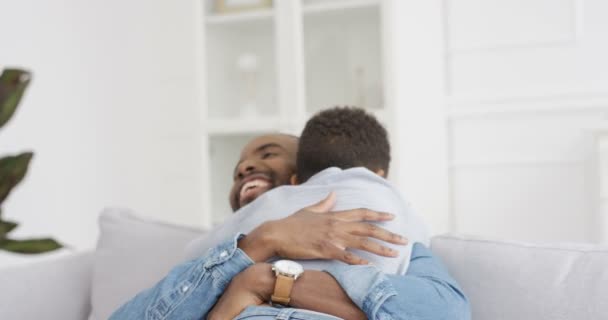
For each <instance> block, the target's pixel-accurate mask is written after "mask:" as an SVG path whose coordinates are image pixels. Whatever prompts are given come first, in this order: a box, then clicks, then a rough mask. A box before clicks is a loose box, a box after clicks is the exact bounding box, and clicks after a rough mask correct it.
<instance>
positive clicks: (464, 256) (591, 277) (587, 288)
mask: <svg viewBox="0 0 608 320" xmlns="http://www.w3.org/2000/svg"><path fill="white" fill-rule="evenodd" d="M431 247H432V250H433V252H434V253H435V254H437V255H438V256H440V257H441V258H442V260H443V261H444V262H445V264H446V266H447V268H448V270H449V271H450V273H451V274H452V276H454V278H455V279H456V281H458V283H459V284H460V285H461V286H462V289H463V290H464V292H465V294H466V295H467V296H468V298H469V300H470V303H471V310H472V318H473V319H475V320H497V319H517V320H539V319H547V320H549V319H551V320H558V319H563V320H566V319H568V320H570V319H572V320H575V319H581V320H582V319H585V320H596V319H597V320H600V319H601V320H604V319H608V248H607V247H605V246H604V247H602V246H597V245H586V244H564V245H556V244H553V245H540V244H532V243H521V242H511V241H492V240H488V239H482V238H474V237H464V236H451V235H444V236H439V237H435V238H433V240H432V245H431Z"/></svg>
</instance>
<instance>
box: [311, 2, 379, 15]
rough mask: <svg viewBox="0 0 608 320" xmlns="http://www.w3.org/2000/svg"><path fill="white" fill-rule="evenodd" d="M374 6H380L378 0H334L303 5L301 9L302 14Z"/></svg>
mask: <svg viewBox="0 0 608 320" xmlns="http://www.w3.org/2000/svg"><path fill="white" fill-rule="evenodd" d="M376 6H380V0H340V1H337V0H334V1H323V2H320V3H313V4H309V5H304V6H303V7H302V11H303V12H304V14H316V13H324V12H330V11H340V10H348V9H364V8H370V7H376Z"/></svg>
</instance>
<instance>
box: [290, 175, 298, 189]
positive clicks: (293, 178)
mask: <svg viewBox="0 0 608 320" xmlns="http://www.w3.org/2000/svg"><path fill="white" fill-rule="evenodd" d="M289 183H291V185H292V186H295V185H297V184H298V176H297V175H295V174H294V175H292V176H291V178H289Z"/></svg>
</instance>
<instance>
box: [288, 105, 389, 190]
mask: <svg viewBox="0 0 608 320" xmlns="http://www.w3.org/2000/svg"><path fill="white" fill-rule="evenodd" d="M390 161H391V155H390V145H389V142H388V134H387V132H386V129H385V128H384V127H383V126H382V125H381V124H380V122H378V120H376V118H375V117H374V116H373V115H371V114H368V113H366V112H365V111H364V110H363V109H359V108H353V107H335V108H332V109H327V110H324V111H321V112H319V113H318V114H316V115H315V116H314V117H312V118H311V119H310V120H308V122H307V123H306V127H305V128H304V131H302V135H301V136H300V142H299V146H298V156H297V163H296V166H297V173H298V180H299V182H301V183H303V182H305V181H307V180H308V179H309V178H310V177H312V176H313V175H315V174H316V173H319V172H321V171H323V170H324V169H327V168H330V167H338V168H341V169H348V168H353V167H366V168H368V169H369V170H371V171H374V172H377V171H378V170H384V172H385V174H388V166H389V162H390Z"/></svg>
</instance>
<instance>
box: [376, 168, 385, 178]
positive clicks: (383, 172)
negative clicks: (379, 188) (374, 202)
mask: <svg viewBox="0 0 608 320" xmlns="http://www.w3.org/2000/svg"><path fill="white" fill-rule="evenodd" d="M376 174H377V175H379V176H381V177H382V178H386V172H385V171H384V169H378V170H376Z"/></svg>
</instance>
